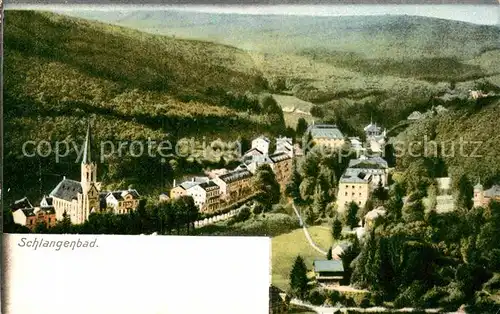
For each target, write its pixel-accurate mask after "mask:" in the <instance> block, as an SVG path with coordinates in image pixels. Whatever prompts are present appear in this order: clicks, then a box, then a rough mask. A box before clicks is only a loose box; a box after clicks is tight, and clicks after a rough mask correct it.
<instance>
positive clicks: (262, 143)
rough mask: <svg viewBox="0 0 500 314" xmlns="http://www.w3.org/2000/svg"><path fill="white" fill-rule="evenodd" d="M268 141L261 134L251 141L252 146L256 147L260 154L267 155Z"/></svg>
mask: <svg viewBox="0 0 500 314" xmlns="http://www.w3.org/2000/svg"><path fill="white" fill-rule="evenodd" d="M270 143H271V141H270V140H269V139H268V138H267V137H265V136H263V135H261V136H259V137H257V138H256V139H254V140H253V141H252V148H256V149H258V150H259V151H260V152H262V154H264V155H267V154H269V144H270Z"/></svg>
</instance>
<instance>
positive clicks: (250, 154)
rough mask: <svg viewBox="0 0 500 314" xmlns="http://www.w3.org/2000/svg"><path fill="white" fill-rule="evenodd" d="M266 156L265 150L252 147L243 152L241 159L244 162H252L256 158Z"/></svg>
mask: <svg viewBox="0 0 500 314" xmlns="http://www.w3.org/2000/svg"><path fill="white" fill-rule="evenodd" d="M264 156H265V154H264V153H263V152H261V151H260V150H259V149H258V148H251V149H249V150H248V151H247V152H246V153H245V154H243V156H242V158H241V160H242V161H243V162H244V163H250V162H252V161H253V160H254V159H259V158H262V157H264Z"/></svg>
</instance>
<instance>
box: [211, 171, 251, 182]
mask: <svg viewBox="0 0 500 314" xmlns="http://www.w3.org/2000/svg"><path fill="white" fill-rule="evenodd" d="M251 176H252V173H251V172H250V171H248V170H245V169H242V170H236V171H230V172H228V173H226V174H223V175H221V176H220V177H219V179H221V180H222V181H224V182H226V183H231V182H234V181H237V180H241V179H244V178H248V177H251Z"/></svg>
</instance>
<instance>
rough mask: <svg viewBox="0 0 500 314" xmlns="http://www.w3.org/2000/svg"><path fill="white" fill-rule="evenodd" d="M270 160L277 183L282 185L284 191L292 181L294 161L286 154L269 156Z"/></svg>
mask: <svg viewBox="0 0 500 314" xmlns="http://www.w3.org/2000/svg"><path fill="white" fill-rule="evenodd" d="M269 159H270V160H271V161H272V169H273V171H274V173H275V175H276V181H277V182H278V183H279V184H280V186H281V190H284V189H285V187H286V185H287V184H288V183H289V182H290V180H291V179H292V172H293V159H292V158H291V157H290V155H288V154H287V153H285V152H281V153H274V154H272V155H271V156H269Z"/></svg>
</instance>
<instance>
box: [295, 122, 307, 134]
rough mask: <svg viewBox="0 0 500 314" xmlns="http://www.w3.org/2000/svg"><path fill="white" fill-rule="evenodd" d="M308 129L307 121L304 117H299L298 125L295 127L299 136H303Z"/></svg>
mask: <svg viewBox="0 0 500 314" xmlns="http://www.w3.org/2000/svg"><path fill="white" fill-rule="evenodd" d="M306 130H307V122H306V119H304V118H299V120H298V121H297V127H296V128H295V133H296V135H297V137H302V136H303V135H304V133H305V132H306Z"/></svg>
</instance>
